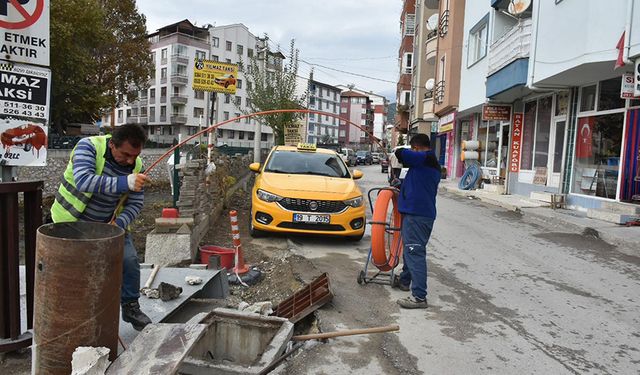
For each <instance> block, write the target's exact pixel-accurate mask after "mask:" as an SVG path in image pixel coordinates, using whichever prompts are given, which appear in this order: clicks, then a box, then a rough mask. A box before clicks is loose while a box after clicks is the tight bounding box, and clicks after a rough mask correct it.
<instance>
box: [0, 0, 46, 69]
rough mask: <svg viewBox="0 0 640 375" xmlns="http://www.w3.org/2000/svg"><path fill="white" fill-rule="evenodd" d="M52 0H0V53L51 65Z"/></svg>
mask: <svg viewBox="0 0 640 375" xmlns="http://www.w3.org/2000/svg"><path fill="white" fill-rule="evenodd" d="M49 6H50V1H49V0H0V56H2V58H3V59H6V60H9V61H12V62H14V63H25V64H34V65H41V66H49V41H50V38H49Z"/></svg>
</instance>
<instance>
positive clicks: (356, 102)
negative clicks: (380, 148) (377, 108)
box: [338, 90, 374, 150]
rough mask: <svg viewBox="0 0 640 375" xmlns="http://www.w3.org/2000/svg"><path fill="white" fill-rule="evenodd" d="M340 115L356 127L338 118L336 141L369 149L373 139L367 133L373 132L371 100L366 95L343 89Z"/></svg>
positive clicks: (352, 146) (361, 148)
mask: <svg viewBox="0 0 640 375" xmlns="http://www.w3.org/2000/svg"><path fill="white" fill-rule="evenodd" d="M340 117H343V118H345V119H348V120H349V121H351V122H352V123H354V124H357V125H358V127H356V126H353V125H350V124H349V123H347V122H346V121H343V120H340V124H339V133H338V143H340V145H342V146H346V147H350V148H353V149H356V150H371V148H372V146H373V143H374V142H373V140H372V139H371V137H370V136H369V135H368V134H367V133H369V134H371V133H372V132H373V102H372V100H371V99H369V97H368V96H367V95H364V94H360V93H358V92H355V91H351V90H349V91H345V92H343V93H342V94H341V95H340Z"/></svg>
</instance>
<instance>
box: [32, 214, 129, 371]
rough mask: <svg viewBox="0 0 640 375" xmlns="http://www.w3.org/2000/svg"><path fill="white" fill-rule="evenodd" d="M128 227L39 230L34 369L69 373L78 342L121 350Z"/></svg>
mask: <svg viewBox="0 0 640 375" xmlns="http://www.w3.org/2000/svg"><path fill="white" fill-rule="evenodd" d="M123 252H124V230H122V229H121V228H120V227H117V226H115V225H109V224H101V223H88V222H75V223H58V224H49V225H43V226H41V227H40V228H39V229H38V234H37V236H36V271H35V273H36V275H35V306H34V313H35V314H34V340H33V341H34V343H33V344H34V345H33V347H32V350H33V362H32V363H33V369H32V373H33V374H69V373H71V356H72V353H73V351H74V350H75V349H76V348H77V347H78V346H104V347H107V348H109V349H111V353H110V359H111V360H115V358H116V356H117V351H118V325H119V319H120V315H119V314H120V285H121V283H122V254H123Z"/></svg>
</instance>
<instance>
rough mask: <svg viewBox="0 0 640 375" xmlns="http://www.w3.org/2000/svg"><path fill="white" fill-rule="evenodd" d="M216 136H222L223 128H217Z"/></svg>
mask: <svg viewBox="0 0 640 375" xmlns="http://www.w3.org/2000/svg"><path fill="white" fill-rule="evenodd" d="M216 137H218V138H222V129H216Z"/></svg>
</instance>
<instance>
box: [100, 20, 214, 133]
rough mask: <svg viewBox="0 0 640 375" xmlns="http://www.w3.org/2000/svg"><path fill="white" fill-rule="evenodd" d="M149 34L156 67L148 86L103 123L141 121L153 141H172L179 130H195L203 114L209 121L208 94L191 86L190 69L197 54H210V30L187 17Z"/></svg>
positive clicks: (198, 56)
mask: <svg viewBox="0 0 640 375" xmlns="http://www.w3.org/2000/svg"><path fill="white" fill-rule="evenodd" d="M148 38H149V40H150V42H151V51H150V54H151V59H152V61H153V64H154V67H155V68H154V70H153V72H152V75H151V77H150V78H149V88H148V89H147V90H142V91H141V92H139V94H138V97H137V98H133V99H130V100H129V102H125V105H123V106H121V107H119V108H116V109H115V110H114V111H113V112H112V113H110V114H107V115H106V116H105V117H104V118H103V123H104V124H111V125H112V126H118V125H123V124H126V123H138V124H141V125H143V126H145V128H146V129H147V132H148V137H149V140H150V141H152V142H156V143H161V144H171V143H173V142H174V141H175V140H177V139H178V137H179V136H178V135H179V134H182V136H183V137H184V136H188V135H192V134H195V133H196V132H197V130H198V126H200V124H201V118H203V120H202V126H206V124H207V121H206V119H207V116H206V113H208V112H207V111H208V108H209V106H208V102H207V99H208V98H207V95H205V94H204V93H202V92H197V91H194V90H193V89H192V88H191V86H192V79H193V77H192V74H191V72H192V69H193V67H192V62H193V61H194V59H195V58H208V56H209V31H208V30H207V29H206V28H202V27H197V26H194V25H193V24H192V23H191V22H189V21H188V20H184V21H180V22H177V23H175V24H172V25H168V26H165V27H162V28H160V29H158V31H156V32H155V33H152V34H149V35H148Z"/></svg>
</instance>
